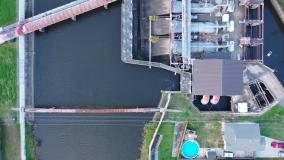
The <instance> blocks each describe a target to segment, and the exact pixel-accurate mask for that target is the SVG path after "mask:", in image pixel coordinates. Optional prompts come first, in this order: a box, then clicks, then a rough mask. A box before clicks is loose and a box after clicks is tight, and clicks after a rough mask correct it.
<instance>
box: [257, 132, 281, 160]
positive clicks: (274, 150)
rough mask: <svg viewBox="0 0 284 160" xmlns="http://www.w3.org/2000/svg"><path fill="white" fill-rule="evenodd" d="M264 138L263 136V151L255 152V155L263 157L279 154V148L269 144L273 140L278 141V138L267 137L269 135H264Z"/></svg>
mask: <svg viewBox="0 0 284 160" xmlns="http://www.w3.org/2000/svg"><path fill="white" fill-rule="evenodd" d="M263 137H264V136H263ZM264 138H265V149H264V151H258V152H256V155H255V156H256V157H265V158H272V157H278V156H279V149H278V148H272V147H271V146H270V144H271V142H273V141H279V140H276V139H272V138H269V137H264Z"/></svg>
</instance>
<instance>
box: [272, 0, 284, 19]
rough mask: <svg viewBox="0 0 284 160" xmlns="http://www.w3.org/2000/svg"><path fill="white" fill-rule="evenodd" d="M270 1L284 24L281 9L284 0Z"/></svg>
mask: <svg viewBox="0 0 284 160" xmlns="http://www.w3.org/2000/svg"><path fill="white" fill-rule="evenodd" d="M270 2H271V4H272V6H273V8H274V9H275V11H276V13H277V14H278V16H279V19H280V20H281V22H282V24H284V11H283V8H284V0H271V1H270Z"/></svg>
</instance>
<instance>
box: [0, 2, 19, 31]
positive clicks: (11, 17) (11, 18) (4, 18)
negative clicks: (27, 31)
mask: <svg viewBox="0 0 284 160" xmlns="http://www.w3.org/2000/svg"><path fill="white" fill-rule="evenodd" d="M15 21H16V0H0V26H5V25H8V24H10V23H14V22H15Z"/></svg>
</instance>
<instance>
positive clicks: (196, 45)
mask: <svg viewBox="0 0 284 160" xmlns="http://www.w3.org/2000/svg"><path fill="white" fill-rule="evenodd" d="M216 48H218V45H216V43H214V42H191V51H192V52H215V51H216Z"/></svg>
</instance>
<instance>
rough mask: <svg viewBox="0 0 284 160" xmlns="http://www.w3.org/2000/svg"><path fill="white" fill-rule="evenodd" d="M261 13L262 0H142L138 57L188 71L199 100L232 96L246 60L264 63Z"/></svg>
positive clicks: (240, 86) (239, 87) (241, 85)
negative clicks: (139, 53) (139, 54)
mask: <svg viewBox="0 0 284 160" xmlns="http://www.w3.org/2000/svg"><path fill="white" fill-rule="evenodd" d="M157 6H159V7H157ZM263 13H264V4H263V0H165V1H160V0H145V1H141V2H140V17H141V18H140V28H141V30H140V36H141V41H140V43H141V45H140V46H141V51H142V52H141V54H142V57H145V59H147V61H149V63H153V62H159V63H164V64H167V65H169V66H171V67H174V68H178V69H180V70H182V71H184V72H189V73H191V90H190V93H192V94H193V95H194V96H202V98H201V99H200V98H194V99H197V100H199V101H201V104H202V105H207V104H210V105H217V104H218V102H219V100H220V99H222V97H221V96H226V97H227V98H226V99H228V101H230V99H231V96H238V95H242V94H243V90H244V85H245V84H244V82H243V71H244V69H245V68H246V65H247V64H250V63H262V62H263V38H264V37H263V23H264V16H263ZM210 97H212V99H211V100H210ZM209 102H211V103H209ZM226 105H227V103H226ZM197 108H199V107H197ZM229 110H230V109H229Z"/></svg>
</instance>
